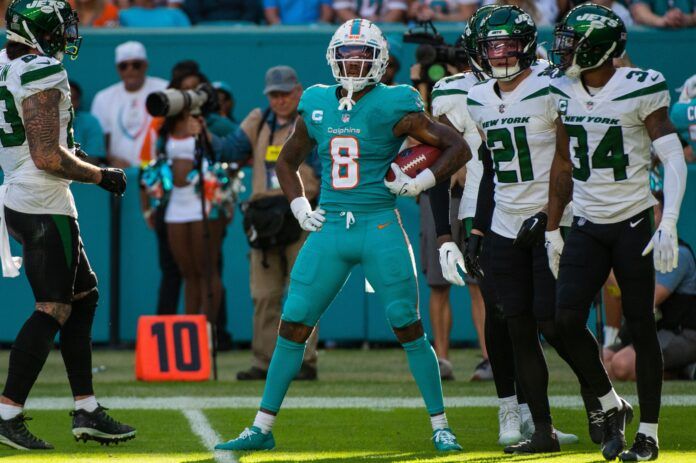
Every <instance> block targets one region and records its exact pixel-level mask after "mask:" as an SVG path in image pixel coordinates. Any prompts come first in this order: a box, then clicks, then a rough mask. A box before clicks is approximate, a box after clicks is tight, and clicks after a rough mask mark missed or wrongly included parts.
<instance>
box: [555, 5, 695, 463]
mask: <svg viewBox="0 0 696 463" xmlns="http://www.w3.org/2000/svg"><path fill="white" fill-rule="evenodd" d="M554 36H555V39H554V40H555V43H554V54H555V55H556V56H557V57H558V63H559V65H560V67H561V68H562V69H563V71H564V74H565V75H563V76H560V77H558V78H554V79H552V80H551V82H550V87H549V89H550V92H551V96H552V97H553V99H554V102H555V104H554V109H555V110H556V111H557V112H558V113H559V115H560V116H559V119H558V122H557V123H558V133H559V135H558V142H557V147H556V155H555V157H554V160H553V165H552V168H551V180H550V187H549V216H548V224H547V230H548V231H547V232H546V239H547V249H548V258H549V263H550V266H551V268H552V270H553V272H554V274H557V275H558V299H557V302H558V308H557V312H556V325H557V327H558V329H559V332H560V333H561V337H562V339H563V340H564V342H565V344H566V346H567V347H568V348H569V353H570V355H571V356H572V358H573V361H574V362H575V363H576V366H577V367H578V368H579V369H580V371H581V373H582V375H583V376H584V377H585V378H586V379H587V381H588V382H589V383H590V385H591V387H592V389H593V391H594V392H595V394H596V395H597V396H598V397H599V400H600V401H601V404H602V409H603V411H604V412H605V430H604V440H603V443H602V454H603V455H604V457H605V458H606V459H607V460H613V459H614V458H616V457H617V456H619V458H620V459H622V460H624V461H645V460H653V459H655V458H657V455H658V438H657V422H658V415H659V410H660V394H661V389H662V355H661V352H660V346H659V343H658V339H657V334H656V330H655V319H654V315H653V296H654V295H653V293H654V290H655V275H654V272H655V269H657V270H658V271H660V272H669V271H671V270H672V269H673V268H674V267H675V266H676V264H677V256H678V242H677V229H676V225H677V219H678V217H679V208H680V205H681V201H682V197H683V195H684V189H685V186H686V165H685V162H684V155H683V152H682V147H681V144H680V142H679V138H678V137H677V135H676V133H675V129H674V127H673V126H672V124H671V122H670V121H669V118H668V115H667V110H668V108H669V91H668V88H667V83H666V82H665V79H664V77H663V76H662V74H660V73H659V72H657V71H653V70H642V69H636V68H616V67H615V66H614V64H613V63H612V58H613V57H618V56H620V55H621V54H622V53H623V51H624V48H625V46H626V27H625V26H624V24H623V22H622V21H621V19H620V18H619V17H618V16H616V15H615V14H614V13H613V12H612V11H611V10H610V9H608V8H605V7H603V6H599V5H593V4H584V5H580V6H578V7H576V8H573V9H572V10H571V11H569V12H568V14H567V15H566V16H565V17H564V19H563V20H562V21H561V23H559V25H558V26H557V27H556V29H555V33H554ZM651 143H652V146H653V148H654V149H655V152H656V153H657V155H658V156H659V158H660V160H661V161H662V163H663V164H664V170H665V174H664V175H665V181H664V196H665V209H664V215H663V218H662V222H661V223H660V225H659V227H658V228H657V230H656V231H655V232H654V234H653V215H652V206H653V205H654V204H655V200H654V198H653V196H652V195H651V194H650V185H649V179H648V168H649V166H650V145H651ZM571 197H572V200H573V210H574V215H575V217H574V219H573V225H572V228H571V231H570V233H569V234H568V236H567V237H566V240H565V245H564V242H563V239H561V234H560V231H559V229H558V228H559V221H560V218H561V215H562V214H563V209H564V208H565V206H566V204H567V203H568V201H570V200H571ZM650 252H652V253H653V256H652V258H651V257H650V256H649V253H650ZM612 268H613V270H614V274H615V275H616V279H617V281H618V283H619V286H620V287H621V300H622V306H623V308H624V317H625V319H626V324H627V326H628V329H629V331H630V333H631V338H632V339H633V345H634V347H635V351H636V375H637V383H638V384H637V386H638V400H639V403H640V415H641V417H640V425H639V427H638V433H637V435H636V438H635V441H634V443H633V446H632V447H631V448H630V449H629V450H626V451H624V452H623V453H621V452H622V450H623V448H624V447H625V445H626V442H625V438H624V428H625V425H626V423H627V422H628V421H630V420H631V417H632V414H633V412H632V409H631V406H630V405H629V404H628V403H627V402H626V401H625V400H623V399H621V398H620V397H619V396H618V395H617V394H616V392H615V391H614V388H613V387H612V384H611V382H610V380H609V378H608V377H607V373H606V371H605V370H604V368H603V366H602V363H601V361H600V358H599V356H598V355H597V354H598V346H597V342H596V341H595V339H594V337H593V336H592V334H591V333H590V332H589V331H588V329H587V327H586V321H587V316H588V311H589V307H590V301H591V300H592V299H593V297H594V295H595V294H596V293H597V291H599V289H600V288H601V286H602V284H603V283H604V281H605V280H606V278H607V275H608V274H609V270H610V269H612Z"/></svg>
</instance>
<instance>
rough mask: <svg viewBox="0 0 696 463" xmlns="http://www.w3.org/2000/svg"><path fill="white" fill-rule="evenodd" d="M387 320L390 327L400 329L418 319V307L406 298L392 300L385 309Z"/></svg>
mask: <svg viewBox="0 0 696 463" xmlns="http://www.w3.org/2000/svg"><path fill="white" fill-rule="evenodd" d="M386 314H387V320H388V321H389V325H390V326H391V327H392V328H395V329H400V328H404V327H406V326H408V325H411V324H413V323H415V322H417V321H418V320H420V317H419V316H418V307H417V306H416V305H415V304H413V303H412V302H409V301H407V300H401V301H399V300H397V301H393V302H392V303H391V304H389V305H388V306H387V309H386Z"/></svg>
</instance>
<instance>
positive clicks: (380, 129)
mask: <svg viewBox="0 0 696 463" xmlns="http://www.w3.org/2000/svg"><path fill="white" fill-rule="evenodd" d="M338 89H339V86H338V85H331V86H327V85H315V86H313V87H310V88H308V89H307V90H305V92H304V93H303V95H302V99H301V100H300V104H299V108H298V111H299V113H300V115H301V116H302V118H303V119H304V122H305V124H306V126H307V129H308V131H309V135H310V136H311V137H312V138H313V139H314V140H315V141H316V143H317V151H318V153H319V158H320V159H321V166H322V167H321V174H322V175H321V197H320V205H321V207H322V208H323V209H325V210H327V211H329V212H340V211H352V212H371V211H379V210H384V209H393V208H394V207H395V202H396V197H395V196H394V195H393V194H392V193H391V192H389V190H388V189H387V187H386V186H385V185H384V177H385V175H386V174H387V170H388V169H389V166H390V164H391V162H392V161H393V160H394V158H395V157H396V155H397V154H398V150H399V147H400V146H401V144H402V143H403V141H404V139H405V138H406V137H396V136H394V133H393V131H392V130H393V128H394V126H395V125H396V123H397V122H399V121H400V120H401V118H403V117H404V116H405V115H406V114H408V113H412V112H420V111H423V101H422V100H421V97H420V95H419V94H418V92H417V91H416V90H415V89H414V88H413V87H411V86H409V85H397V86H393V87H388V86H386V85H382V84H377V85H376V86H375V88H374V89H372V90H371V91H370V92H368V93H367V94H365V96H363V97H362V98H361V99H360V100H358V102H357V103H356V104H355V105H354V106H353V109H351V110H350V111H348V110H340V111H339V109H338V101H339V96H338Z"/></svg>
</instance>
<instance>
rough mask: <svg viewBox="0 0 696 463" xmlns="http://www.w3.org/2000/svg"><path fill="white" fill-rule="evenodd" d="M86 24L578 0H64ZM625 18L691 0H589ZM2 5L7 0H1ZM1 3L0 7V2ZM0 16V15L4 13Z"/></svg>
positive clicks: (402, 12) (671, 23) (297, 21)
mask: <svg viewBox="0 0 696 463" xmlns="http://www.w3.org/2000/svg"><path fill="white" fill-rule="evenodd" d="M0 1H1V0H0ZM69 1H70V3H71V4H72V5H73V6H74V7H75V8H76V10H77V12H78V14H79V17H80V25H81V26H87V27H190V26H191V25H213V26H214V25H220V26H229V25H234V24H267V25H271V26H272V25H276V24H290V25H302V24H318V23H339V24H340V23H342V22H344V21H347V20H348V19H351V18H356V17H360V18H365V19H369V20H371V21H374V22H381V23H408V22H412V21H424V20H432V21H436V22H462V21H466V20H467V19H469V17H470V16H471V15H472V14H473V13H474V11H476V9H477V8H478V7H479V6H481V5H484V4H492V3H498V4H501V5H506V4H513V5H517V6H519V7H521V8H523V9H524V10H525V11H528V12H530V14H531V15H532V16H533V17H534V20H535V21H536V23H537V25H540V26H549V25H553V24H555V23H556V20H557V19H558V18H559V17H560V16H562V15H563V14H564V13H565V12H566V11H568V10H569V9H570V8H572V7H573V6H575V5H576V4H578V3H582V1H579V0H69ZM594 2H595V3H599V4H602V5H604V6H607V7H610V8H612V9H613V10H614V12H616V13H617V14H618V15H619V16H620V17H621V19H623V20H624V21H625V22H626V24H628V25H631V24H638V25H644V26H648V27H656V28H683V27H694V26H696V0H594ZM2 3H4V4H5V5H4V6H6V5H7V1H6V0H5V1H2V2H1V3H0V4H2ZM3 9H4V8H3ZM3 16H4V15H3Z"/></svg>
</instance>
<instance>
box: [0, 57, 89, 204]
mask: <svg viewBox="0 0 696 463" xmlns="http://www.w3.org/2000/svg"><path fill="white" fill-rule="evenodd" d="M50 89H56V90H58V91H59V92H60V94H61V98H60V102H59V107H58V117H59V119H60V132H59V143H60V145H61V146H63V147H65V148H68V149H73V147H74V142H73V129H72V121H73V108H72V104H71V102H70V86H69V84H68V74H67V73H66V71H65V69H64V68H63V65H62V64H61V63H60V61H58V60H56V59H55V58H51V57H48V56H38V55H24V56H22V57H20V58H17V59H15V60H12V61H10V62H8V63H6V64H4V65H2V66H0V119H2V121H1V122H0V167H2V170H3V172H4V174H5V179H4V182H3V183H4V185H6V187H7V192H6V194H5V198H4V204H5V206H7V207H9V208H10V209H12V210H15V211H18V212H23V213H25V214H60V215H68V216H71V217H77V209H76V208H75V202H74V199H73V197H72V194H71V192H70V181H69V180H65V179H62V178H59V177H56V176H54V175H52V174H50V173H48V172H46V171H43V170H39V169H38V168H37V167H36V165H35V164H34V161H33V160H32V159H31V153H30V152H29V143H28V142H27V134H26V130H29V129H27V128H25V127H24V118H23V113H22V102H23V101H24V100H25V99H26V98H28V97H30V96H32V95H35V94H36V93H39V92H42V91H45V90H50ZM0 207H1V205H0Z"/></svg>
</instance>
